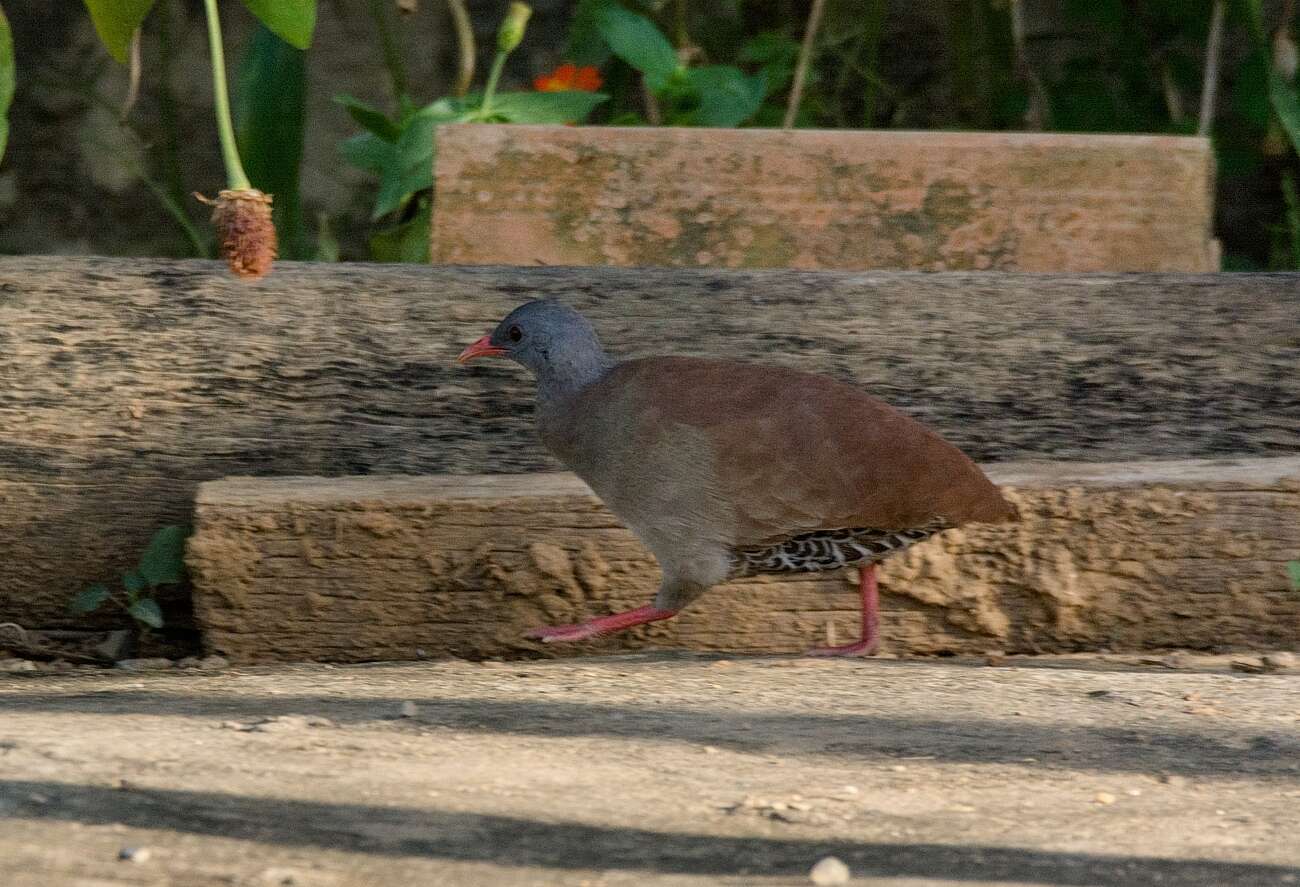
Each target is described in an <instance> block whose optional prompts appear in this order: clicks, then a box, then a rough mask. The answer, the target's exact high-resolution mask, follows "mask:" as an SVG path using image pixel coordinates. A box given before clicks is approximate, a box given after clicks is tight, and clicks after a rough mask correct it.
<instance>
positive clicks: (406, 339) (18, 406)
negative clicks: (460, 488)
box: [0, 256, 1300, 628]
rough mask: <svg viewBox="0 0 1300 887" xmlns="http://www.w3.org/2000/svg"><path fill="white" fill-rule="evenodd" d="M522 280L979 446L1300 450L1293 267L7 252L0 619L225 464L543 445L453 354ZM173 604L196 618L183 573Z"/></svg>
mask: <svg viewBox="0 0 1300 887" xmlns="http://www.w3.org/2000/svg"><path fill="white" fill-rule="evenodd" d="M534 296H556V297H559V298H562V299H565V300H567V301H569V302H571V303H572V304H574V305H576V306H577V307H578V308H580V309H581V310H583V311H585V312H587V313H588V314H589V315H590V317H591V318H592V320H593V321H594V322H595V324H596V325H597V327H598V328H599V329H600V331H601V332H602V334H603V335H604V337H605V339H606V341H607V343H608V345H609V347H610V348H611V350H613V351H614V352H616V353H618V354H623V355H632V354H647V353H655V352H679V353H694V354H706V353H711V354H718V355H724V356H730V357H735V358H739V359H744V360H754V361H767V362H773V363H784V364H790V365H796V366H802V367H806V368H808V369H812V370H818V371H822V372H827V373H830V374H832V375H834V376H837V377H839V378H841V379H845V380H849V381H852V382H853V383H855V384H858V385H861V386H862V387H863V388H865V389H868V390H871V391H873V392H875V393H877V394H879V395H881V396H883V397H885V398H886V399H888V400H890V401H892V402H893V403H895V404H897V405H898V406H900V407H901V408H903V409H905V410H907V411H908V412H910V413H912V414H913V415H915V416H917V417H919V418H921V419H923V420H925V421H927V422H929V423H931V424H933V425H934V426H936V427H937V428H938V429H940V430H941V431H942V432H943V433H944V434H945V435H947V436H948V437H950V438H951V439H952V440H954V441H955V442H957V443H958V444H959V445H961V446H963V447H965V448H967V449H968V450H969V451H970V452H971V453H972V454H973V455H974V456H975V457H976V458H978V459H981V460H984V461H1002V460H1009V459H1026V458H1053V459H1068V460H1092V461H1099V460H1112V461H1114V460H1125V459H1143V458H1204V457H1212V456H1220V455H1241V456H1252V455H1253V456H1268V455H1279V454H1291V453H1295V452H1297V451H1300V373H1297V372H1296V368H1297V367H1300V275H1294V274H1272V275H1250V274H1240V275H1238V274H1222V275H1217V274H1216V275H1160V274H1153V275H1082V276H1079V275H1015V274H1005V275H1004V274H964V273H951V274H947V273H945V274H893V273H884V272H872V273H839V272H795V271H708V270H668V269H653V270H652V269H619V268H531V269H530V268H489V267H478V268H453V267H421V266H397V265H390V266H376V265H353V264H343V265H315V264H295V263H292V262H281V263H277V265H276V269H275V271H274V272H273V273H272V274H271V275H270V276H269V277H268V278H266V279H265V280H263V281H261V282H258V283H255V284H251V285H250V284H246V283H242V282H240V281H236V280H233V279H232V278H231V277H230V276H229V275H228V274H227V273H226V272H225V270H224V268H222V267H221V266H220V265H218V264H216V263H212V262H196V261H185V262H175V261H157V260H150V259H102V258H73V257H64V256H59V257H21V258H3V259H0V542H2V543H3V545H4V546H5V553H6V563H5V567H4V569H3V570H0V621H15V622H19V623H22V624H23V625H26V626H27V627H29V628H31V627H56V626H60V625H63V626H71V625H76V626H82V627H84V626H85V625H86V623H85V622H84V621H83V620H80V619H74V618H73V617H71V616H70V615H69V614H68V613H67V611H66V608H65V607H66V602H67V600H68V599H69V597H71V596H72V595H73V594H75V593H76V592H77V591H79V590H80V589H81V588H83V587H84V586H85V585H86V584H88V583H90V582H95V581H104V580H113V579H114V578H115V577H116V576H118V575H119V574H120V572H121V571H122V570H124V569H127V568H130V567H131V566H132V565H133V564H134V563H135V560H136V558H137V556H138V554H139V553H140V551H141V550H142V549H143V547H144V545H145V544H146V542H147V541H148V539H149V536H150V534H151V533H152V532H153V531H154V530H155V529H157V528H158V527H159V526H161V525H163V524H166V523H172V522H183V521H187V520H189V518H190V516H191V510H192V505H193V496H194V490H195V488H196V486H197V485H198V484H199V483H200V482H202V481H207V480H213V479H215V478H220V477H225V476H229V475H248V474H257V475H262V476H275V475H289V474H296V475H302V474H312V475H335V476H337V475H354V474H394V473H396V474H426V473H441V472H446V473H497V472H522V471H539V470H540V471H547V470H550V471H553V470H556V469H557V468H558V467H559V466H558V465H556V463H555V462H553V461H552V460H551V459H550V458H549V457H548V456H547V455H546V454H545V453H544V452H543V450H542V449H541V447H540V445H539V444H538V443H537V440H536V436H535V434H534V431H533V427H532V390H533V389H532V382H531V380H530V379H529V378H528V377H527V376H526V374H525V373H523V372H522V371H521V370H519V368H517V367H514V366H512V365H508V364H501V363H493V362H486V361H485V362H483V364H482V365H476V366H471V367H470V368H465V367H460V366H457V365H456V364H455V363H454V358H455V355H456V353H457V352H458V351H459V350H460V349H461V348H462V347H463V346H464V344H465V343H467V342H469V341H472V340H473V339H475V338H477V337H478V336H480V335H482V333H483V332H484V331H486V330H487V329H488V328H490V327H491V326H492V325H493V324H494V323H495V322H496V321H497V320H498V319H499V318H500V317H502V316H503V315H504V314H505V312H507V311H508V310H509V309H510V308H513V307H514V306H515V305H517V304H519V303H520V302H522V301H524V300H526V299H529V298H532V297H534ZM167 603H168V608H167V609H168V616H169V618H170V619H171V620H172V621H173V622H174V623H175V622H179V621H180V620H182V619H183V618H184V609H185V607H184V604H185V602H184V601H183V600H175V601H170V600H169V601H168V602H167Z"/></svg>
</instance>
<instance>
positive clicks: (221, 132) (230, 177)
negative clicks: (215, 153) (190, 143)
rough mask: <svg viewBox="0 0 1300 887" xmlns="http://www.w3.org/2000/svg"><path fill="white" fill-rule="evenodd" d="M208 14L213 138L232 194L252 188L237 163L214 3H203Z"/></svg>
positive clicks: (214, 1)
mask: <svg viewBox="0 0 1300 887" xmlns="http://www.w3.org/2000/svg"><path fill="white" fill-rule="evenodd" d="M203 5H204V9H205V11H206V12H207V14H208V48H209V49H210V50H211V52H212V103H213V105H215V107H216V112H217V135H218V137H219V138H220V139H221V157H222V159H223V160H224V161H225V164H226V183H227V184H228V185H229V186H230V189H231V190H232V191H241V190H248V189H251V188H252V187H253V186H252V184H251V183H250V182H249V181H248V176H247V175H245V173H244V165H243V164H242V163H240V162H239V149H238V148H237V147H236V146H235V125H234V124H233V123H231V121H230V96H229V95H228V94H227V93H226V58H225V54H224V52H225V51H224V50H223V49H222V47H221V21H220V20H219V19H218V18H217V0H203Z"/></svg>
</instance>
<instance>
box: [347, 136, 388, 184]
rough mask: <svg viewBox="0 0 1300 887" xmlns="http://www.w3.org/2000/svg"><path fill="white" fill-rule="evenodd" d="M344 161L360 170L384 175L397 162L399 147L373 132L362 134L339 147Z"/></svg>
mask: <svg viewBox="0 0 1300 887" xmlns="http://www.w3.org/2000/svg"><path fill="white" fill-rule="evenodd" d="M339 153H340V154H342V155H343V159H344V160H346V161H347V162H348V163H350V164H352V165H353V166H355V167H357V168H358V169H364V170H366V171H367V172H372V173H375V174H376V175H382V174H383V172H384V170H385V169H387V168H388V167H389V166H391V165H392V164H395V163H396V162H397V145H395V144H393V143H392V142H386V141H384V140H383V139H381V138H380V137H379V136H377V135H375V134H374V133H373V132H360V133H357V134H356V135H354V136H352V137H351V138H348V139H345V140H344V141H343V142H342V143H340V145H339Z"/></svg>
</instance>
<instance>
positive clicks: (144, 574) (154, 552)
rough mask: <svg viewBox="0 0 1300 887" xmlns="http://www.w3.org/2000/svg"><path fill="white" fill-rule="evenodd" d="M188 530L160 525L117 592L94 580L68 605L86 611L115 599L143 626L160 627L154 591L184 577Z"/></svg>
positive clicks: (123, 578) (81, 611)
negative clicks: (92, 583)
mask: <svg viewBox="0 0 1300 887" xmlns="http://www.w3.org/2000/svg"><path fill="white" fill-rule="evenodd" d="M189 534H190V532H189V529H188V528H187V527H181V526H176V525H172V526H167V527H163V528H162V529H161V530H159V531H158V532H156V533H154V534H153V538H152V539H150V540H149V545H148V547H147V548H145V550H144V554H142V555H140V563H139V564H137V565H136V568H135V570H133V571H132V572H130V573H126V574H124V575H123V576H122V589H121V592H120V593H117V592H114V591H112V590H111V589H109V587H108V586H107V585H105V584H103V583H102V582H100V583H96V584H94V585H92V586H90V587H89V588H87V589H86V590H85V591H83V592H81V593H80V594H78V595H77V596H76V597H74V598H73V599H72V602H71V603H70V604H69V609H71V610H72V612H74V613H76V614H78V615H85V614H87V613H93V612H95V611H96V610H98V609H99V608H100V607H102V606H103V605H104V604H106V603H114V604H116V605H117V606H119V607H121V608H122V609H123V610H125V611H126V612H127V613H128V614H130V616H131V618H132V619H134V620H135V621H136V622H137V623H139V624H140V626H141V627H142V628H144V629H145V630H148V629H150V628H162V625H163V616H162V610H161V609H160V608H159V607H158V602H157V601H156V600H155V599H154V594H155V593H156V592H157V590H158V589H159V588H160V587H162V586H164V585H176V584H178V583H180V582H182V581H183V580H184V579H185V540H186V539H187V538H188V537H189Z"/></svg>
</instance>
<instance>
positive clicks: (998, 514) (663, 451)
mask: <svg viewBox="0 0 1300 887" xmlns="http://www.w3.org/2000/svg"><path fill="white" fill-rule="evenodd" d="M484 357H499V358H504V359H507V360H511V361H514V362H515V363H517V364H520V365H522V366H523V367H525V368H526V369H528V370H531V371H532V373H533V374H534V376H535V377H536V380H537V393H536V405H535V415H536V423H537V431H538V435H539V437H540V438H541V441H542V443H543V444H544V445H545V446H546V448H547V449H548V450H549V451H550V452H551V453H552V454H553V455H554V456H555V457H556V458H557V459H558V460H559V461H560V462H561V463H563V464H564V465H565V466H566V467H567V468H568V469H569V470H570V471H572V472H573V473H574V474H576V475H577V476H578V477H579V478H581V479H582V480H583V481H584V482H585V483H586V484H587V485H588V486H589V487H590V488H591V489H592V491H593V492H595V493H596V495H597V496H598V497H599V498H600V499H601V500H602V501H603V502H604V503H605V505H606V506H607V507H608V508H609V509H610V511H612V512H613V513H614V514H615V515H616V516H617V517H618V518H619V519H620V520H621V521H623V523H624V524H626V526H627V527H628V528H629V529H630V530H631V531H632V532H633V533H634V534H635V535H636V536H637V537H638V538H639V539H640V540H641V542H642V543H643V544H644V545H645V546H646V547H647V548H648V549H649V550H650V552H651V553H652V554H653V555H654V557H655V559H656V560H657V561H658V564H659V566H660V569H661V571H662V578H661V582H660V585H659V589H658V592H657V594H656V595H655V598H654V600H653V602H652V603H650V604H648V605H646V606H643V607H638V608H636V609H633V610H629V611H626V612H621V613H614V614H611V615H608V616H600V617H597V618H593V619H590V620H589V621H586V622H581V623H577V624H573V625H559V626H550V627H543V628H537V629H534V630H532V631H529V632H527V633H526V634H525V637H526V638H529V639H533V640H540V641H543V642H547V643H556V642H573V641H583V640H587V639H590V638H596V637H600V636H602V635H606V634H610V633H613V632H618V631H623V630H625V629H628V628H631V627H633V626H636V625H643V624H646V623H650V622H658V621H661V620H665V619H671V618H672V617H673V616H675V615H677V614H678V613H679V612H680V611H681V610H682V609H683V608H685V607H686V606H688V605H689V604H691V603H693V602H694V601H695V600H696V599H698V598H699V597H700V596H701V595H702V594H704V593H705V592H706V591H708V590H709V589H710V588H712V587H713V586H715V585H718V584H720V583H723V582H726V581H728V580H732V579H739V578H742V577H746V576H754V575H760V574H779V573H792V572H812V571H820V570H834V569H840V568H844V567H852V566H857V567H859V582H858V587H859V593H860V597H861V621H862V628H861V634H860V636H859V639H858V640H857V641H854V642H852V643H849V644H843V645H839V646H831V647H818V648H814V649H812V650H810V651H809V652H810V654H812V655H818V656H870V655H872V654H874V653H875V652H876V651H877V649H878V644H879V635H880V630H879V587H878V582H877V574H878V565H879V564H880V562H881V561H882V560H883V559H884V558H886V557H887V556H889V555H891V554H895V553H898V552H901V551H903V550H905V549H907V548H908V547H909V546H911V545H914V544H916V543H918V542H920V541H922V540H923V539H927V538H929V537H931V536H933V535H935V534H936V533H941V532H943V531H944V530H948V529H952V528H955V527H959V526H962V525H963V524H967V523H1002V522H1006V521H1011V520H1015V519H1016V512H1015V509H1014V507H1013V506H1012V505H1011V503H1010V502H1008V501H1007V499H1006V498H1005V497H1004V496H1003V495H1002V493H1001V491H1000V490H999V489H998V487H997V486H996V485H994V484H993V482H992V481H990V480H989V479H988V477H987V476H986V475H985V474H984V473H983V471H981V470H980V468H979V467H978V466H977V465H976V464H975V463H974V462H973V461H972V460H971V459H970V458H969V457H968V456H967V455H966V454H965V453H963V452H962V451H961V450H959V449H958V448H957V447H956V446H954V445H953V444H951V443H949V442H948V441H946V440H944V439H943V438H942V437H940V436H939V434H938V433H936V432H935V431H933V430H931V429H930V428H928V427H926V426H925V425H923V424H922V423H921V422H919V421H917V420H915V419H913V418H911V417H909V416H907V415H906V414H904V413H902V412H900V411H899V410H897V409H895V408H894V407H892V406H890V405H889V404H887V403H885V402H884V401H883V400H880V399H879V398H876V397H874V396H872V395H869V394H867V393H865V392H862V391H860V390H858V389H857V388H855V387H853V386H852V385H849V384H846V383H844V382H841V381H838V380H836V379H832V378H830V377H828V376H825V375H820V374H816V373H811V372H805V371H801V370H797V369H793V368H788V367H780V366H767V365H760V364H754V363H746V362H738V361H732V360H726V359H719V358H701V357H687V356H654V357H640V358H633V359H627V360H619V359H616V358H615V357H613V356H611V355H610V354H609V353H608V352H607V351H606V350H605V347H604V346H603V345H602V343H601V340H600V337H599V336H598V335H597V333H596V330H595V329H594V328H593V326H592V325H591V323H590V322H588V320H587V319H586V318H585V317H584V316H583V315H582V314H580V313H579V312H578V311H576V310H575V309H573V308H571V307H569V306H568V305H566V304H564V303H563V302H561V301H560V300H558V299H554V298H546V299H538V300H534V301H530V302H527V303H525V304H523V305H520V306H519V307H517V308H515V309H514V310H513V311H511V312H510V313H509V314H508V315H507V316H506V317H505V318H504V319H503V320H502V321H501V322H500V323H499V324H498V325H497V326H496V327H495V329H493V330H492V331H491V332H489V333H488V334H486V335H484V336H483V337H482V338H480V339H478V340H477V341H475V342H473V343H472V344H470V345H469V346H468V347H466V348H465V349H464V350H463V351H462V352H461V353H460V354H459V356H458V357H457V361H458V362H459V363H461V364H464V363H467V362H468V361H471V360H474V359H477V358H484Z"/></svg>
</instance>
